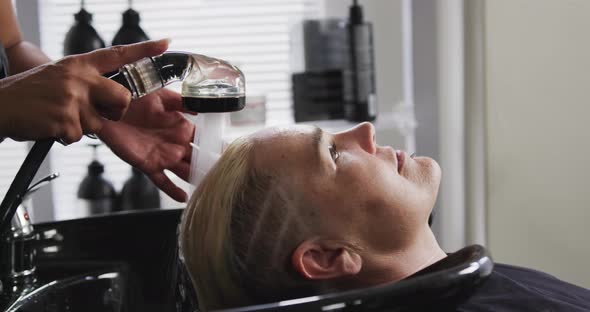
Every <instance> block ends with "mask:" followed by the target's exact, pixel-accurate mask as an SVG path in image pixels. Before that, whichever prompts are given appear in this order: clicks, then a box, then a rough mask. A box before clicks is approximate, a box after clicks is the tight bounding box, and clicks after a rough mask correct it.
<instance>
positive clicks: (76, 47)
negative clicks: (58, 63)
mask: <svg viewBox="0 0 590 312" xmlns="http://www.w3.org/2000/svg"><path fill="white" fill-rule="evenodd" d="M74 18H75V20H76V22H75V23H74V26H72V28H70V30H69V31H68V33H67V34H66V39H65V41H64V55H71V54H80V53H86V52H90V51H93V50H96V49H100V48H104V47H105V44H104V41H103V40H102V38H100V36H99V35H98V33H97V32H96V29H94V27H92V14H90V13H88V11H86V10H85V9H84V0H82V1H80V12H78V13H76V14H74Z"/></svg>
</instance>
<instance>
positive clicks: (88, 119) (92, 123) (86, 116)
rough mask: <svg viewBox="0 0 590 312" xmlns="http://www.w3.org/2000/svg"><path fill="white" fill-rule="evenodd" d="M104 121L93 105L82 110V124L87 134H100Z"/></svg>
mask: <svg viewBox="0 0 590 312" xmlns="http://www.w3.org/2000/svg"><path fill="white" fill-rule="evenodd" d="M103 121H104V119H103V118H102V117H101V116H100V115H99V114H98V112H97V111H96V109H94V107H93V106H92V105H87V106H86V107H84V108H82V109H81V110H80V123H81V124H82V130H83V132H84V133H85V134H94V133H99V132H100V130H102V127H103Z"/></svg>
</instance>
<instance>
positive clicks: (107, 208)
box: [78, 144, 117, 214]
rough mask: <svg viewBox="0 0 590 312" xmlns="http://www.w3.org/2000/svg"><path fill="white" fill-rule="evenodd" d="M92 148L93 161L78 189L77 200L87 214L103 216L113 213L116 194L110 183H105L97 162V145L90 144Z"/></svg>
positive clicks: (102, 167) (102, 169) (101, 167)
mask: <svg viewBox="0 0 590 312" xmlns="http://www.w3.org/2000/svg"><path fill="white" fill-rule="evenodd" d="M90 146H92V147H93V148H94V157H93V158H94V159H93V160H92V162H90V164H89V165H88V174H87V175H86V177H84V179H83V180H82V182H80V186H79V187H78V198H79V199H80V201H79V202H80V203H81V204H82V206H83V207H80V208H79V209H86V212H87V214H103V213H109V212H111V211H113V204H114V201H115V199H116V196H117V193H116V192H115V188H114V187H113V184H111V182H109V181H107V180H106V179H105V178H104V177H103V176H102V174H103V173H104V166H103V165H102V164H101V163H100V162H99V161H98V160H97V157H96V148H97V147H98V146H99V145H98V144H91V145H90Z"/></svg>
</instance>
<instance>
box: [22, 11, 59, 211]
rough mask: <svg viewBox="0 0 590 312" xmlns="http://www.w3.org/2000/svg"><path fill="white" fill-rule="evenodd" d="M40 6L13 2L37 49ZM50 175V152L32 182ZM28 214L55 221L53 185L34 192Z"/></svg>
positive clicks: (26, 37) (29, 39)
mask: <svg viewBox="0 0 590 312" xmlns="http://www.w3.org/2000/svg"><path fill="white" fill-rule="evenodd" d="M40 4H41V3H40V1H39V0H30V1H14V7H15V9H16V13H17V18H18V21H19V24H20V28H21V32H22V34H23V38H24V39H25V40H26V41H28V42H31V43H33V44H34V45H36V46H38V47H41V29H40V27H39V14H40V8H39V6H40ZM34 143H35V142H31V143H30V144H28V147H29V149H30V148H31V147H32V146H33V144H34ZM51 173H52V171H51V152H49V154H47V156H46V157H45V160H44V161H43V163H42V164H41V167H39V170H38V171H37V175H36V176H35V178H33V182H35V181H37V180H38V179H40V178H42V177H45V176H47V175H49V174H51ZM29 213H30V214H32V217H33V221H34V222H36V223H38V222H45V221H53V220H54V219H55V214H54V207H53V183H49V185H47V186H46V187H43V188H41V189H39V191H37V192H35V195H33V196H32V209H29Z"/></svg>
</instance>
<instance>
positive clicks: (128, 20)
mask: <svg viewBox="0 0 590 312" xmlns="http://www.w3.org/2000/svg"><path fill="white" fill-rule="evenodd" d="M132 5H133V1H131V0H129V9H128V10H127V11H125V12H123V25H122V26H121V28H119V31H117V34H116V35H115V38H113V45H119V44H131V43H136V42H141V41H147V40H150V38H149V37H148V35H146V33H145V32H144V31H143V29H141V27H140V26H139V21H140V18H139V13H138V12H137V11H135V10H133V8H132Z"/></svg>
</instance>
